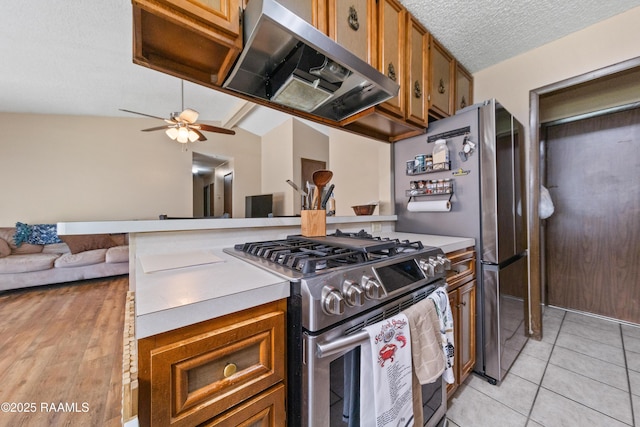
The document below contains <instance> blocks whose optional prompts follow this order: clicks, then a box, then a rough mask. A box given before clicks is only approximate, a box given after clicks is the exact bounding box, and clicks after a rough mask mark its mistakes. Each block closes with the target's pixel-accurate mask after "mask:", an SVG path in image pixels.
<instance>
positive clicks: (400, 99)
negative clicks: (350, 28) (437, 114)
mask: <svg viewBox="0 0 640 427" xmlns="http://www.w3.org/2000/svg"><path fill="white" fill-rule="evenodd" d="M405 13H406V10H405V9H404V7H402V5H401V4H400V3H399V2H398V1H397V0H378V41H379V45H378V71H380V72H381V73H382V74H384V75H385V76H387V77H389V78H390V79H391V80H393V81H394V82H396V83H398V84H399V85H400V91H398V95H397V96H395V97H393V98H391V99H389V100H388V101H385V102H383V103H382V104H380V108H381V109H383V110H385V111H387V112H389V113H391V114H394V115H396V116H397V117H400V118H402V119H404V118H405V103H404V98H405V84H406V82H405V54H404V53H405V35H406V31H405V24H406V22H405Z"/></svg>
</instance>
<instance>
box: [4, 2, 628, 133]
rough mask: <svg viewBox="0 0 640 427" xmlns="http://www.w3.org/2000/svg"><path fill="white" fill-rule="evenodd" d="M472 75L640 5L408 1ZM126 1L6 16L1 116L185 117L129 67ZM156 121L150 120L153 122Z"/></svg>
mask: <svg viewBox="0 0 640 427" xmlns="http://www.w3.org/2000/svg"><path fill="white" fill-rule="evenodd" d="M401 2H402V3H403V4H404V5H405V6H406V7H407V8H408V9H409V10H410V11H411V12H412V13H413V14H414V15H415V16H416V17H418V18H419V19H420V20H421V22H422V23H423V24H424V25H425V27H427V28H428V29H429V31H431V33H432V34H434V35H435V36H436V37H437V38H438V39H439V40H440V41H441V42H442V44H443V45H444V46H445V47H446V48H447V49H449V50H450V51H451V53H453V55H454V56H455V57H456V58H458V59H459V60H460V61H461V63H462V64H463V65H464V66H465V67H466V68H467V69H469V71H471V72H475V71H478V70H481V69H483V68H486V67H488V66H491V65H493V64H495V63H498V62H500V61H503V60H505V59H508V58H510V57H512V56H515V55H517V54H519V53H522V52H525V51H527V50H530V49H532V48H535V47H537V46H540V45H542V44H545V43H548V42H550V41H552V40H555V39H557V38H560V37H563V36H565V35H567V34H569V33H571V32H574V31H577V30H580V29H582V28H585V27H587V26H589V25H591V24H593V23H595V22H597V21H600V20H603V19H606V18H608V17H611V16H613V15H615V14H618V13H621V12H623V11H625V10H628V9H630V8H632V7H635V6H640V0H604V1H603V0H563V1H560V0H555V1H552V0H537V1H535V2H534V1H518V0H468V1H452V0H447V1H445V0H429V1H424V0H401ZM131 27H132V23H131V3H130V1H129V0H100V1H86V0H64V1H43V0H20V1H6V2H3V6H2V13H1V14H0V58H2V61H0V111H2V112H20V113H42V114H71V115H95V116H119V117H125V116H129V117H131V115H127V114H125V113H122V112H120V111H118V109H119V108H125V109H129V110H134V111H141V112H145V113H148V114H152V115H156V116H163V117H164V116H168V115H169V113H170V112H172V111H178V110H180V108H181V105H182V102H181V98H180V93H181V92H180V81H179V80H178V79H176V78H174V77H171V76H167V75H164V74H161V73H158V72H156V71H152V70H149V69H146V68H144V67H140V66H137V65H134V64H133V63H132V60H131V58H132V54H131V46H132V31H131ZM184 103H185V106H189V107H191V108H194V109H196V110H198V111H199V112H200V118H201V120H203V121H208V122H211V123H214V124H215V123H218V122H221V121H223V120H225V119H226V117H227V115H228V114H229V111H230V109H231V108H233V107H234V106H235V105H236V104H237V103H238V100H237V99H236V98H234V97H231V96H228V95H224V94H221V93H219V92H217V91H214V90H211V89H207V88H203V87H201V86H198V85H194V84H191V83H188V82H187V83H185V87H184ZM287 118H288V116H287V115H285V114H282V113H278V112H276V111H274V110H269V109H266V108H264V107H258V108H255V109H254V110H252V111H251V113H249V114H248V115H247V116H246V117H245V118H244V119H243V120H242V121H241V122H239V123H238V126H239V127H241V128H244V129H246V130H248V131H250V132H253V133H256V134H258V135H262V134H264V132H266V131H267V130H269V129H270V128H273V127H274V126H277V125H278V124H280V123H282V121H284V120H286V119H287ZM150 120H151V119H150Z"/></svg>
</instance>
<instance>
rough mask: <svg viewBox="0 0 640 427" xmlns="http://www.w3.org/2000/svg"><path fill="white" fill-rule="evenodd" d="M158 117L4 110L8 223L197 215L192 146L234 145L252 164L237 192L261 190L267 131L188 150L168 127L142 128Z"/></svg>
mask: <svg viewBox="0 0 640 427" xmlns="http://www.w3.org/2000/svg"><path fill="white" fill-rule="evenodd" d="M155 125H157V121H155V120H151V119H144V118H143V119H138V118H107V117H91V116H64V115H37V114H12V113H0V195H1V196H2V197H1V199H0V200H1V202H0V226H6V227H8V226H13V225H15V223H16V222H17V221H21V222H26V223H31V224H35V223H53V222H58V221H101V220H129V219H157V218H158V215H160V214H167V215H169V216H181V217H189V216H192V212H193V203H192V200H193V193H192V191H191V188H192V174H191V157H192V154H191V149H192V147H197V149H198V151H200V152H202V153H205V154H210V155H211V154H213V153H216V152H222V153H223V154H225V153H226V150H227V149H228V147H231V146H233V149H234V150H235V152H236V153H239V156H240V157H241V159H240V160H239V161H238V163H239V167H240V168H242V169H243V170H245V171H248V172H244V173H243V174H241V175H242V177H241V178H240V179H238V180H236V182H235V183H234V185H237V186H238V190H237V192H238V193H240V194H241V193H242V192H243V191H247V192H248V191H254V189H253V188H251V187H252V186H254V187H256V188H257V189H258V190H256V191H259V186H260V184H259V178H258V179H255V178H252V177H251V176H249V175H250V174H252V173H256V174H257V176H258V177H259V174H260V161H259V159H260V153H259V147H260V138H259V137H257V136H255V135H253V134H250V133H248V132H245V131H242V130H238V133H237V134H236V136H227V135H217V134H207V138H208V141H205V142H202V143H197V144H188V150H189V151H183V148H184V147H183V145H182V144H178V143H176V142H173V141H171V140H169V139H168V138H167V136H166V135H165V134H164V133H163V132H161V131H159V132H140V129H144V128H148V127H151V126H155ZM225 147H227V148H225ZM256 147H258V149H257V154H255V155H253V154H252V153H255V152H256ZM220 188H221V187H220ZM234 189H235V188H234ZM239 204H241V206H237V207H234V209H240V208H241V212H242V214H244V197H242V201H241V203H239Z"/></svg>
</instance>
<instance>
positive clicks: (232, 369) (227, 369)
mask: <svg viewBox="0 0 640 427" xmlns="http://www.w3.org/2000/svg"><path fill="white" fill-rule="evenodd" d="M237 370H238V367H237V366H236V365H235V363H227V364H226V365H225V366H224V372H223V374H224V377H225V378H229V377H230V376H231V375H233V374H235V373H236V371H237Z"/></svg>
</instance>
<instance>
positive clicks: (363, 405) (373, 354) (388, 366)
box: [360, 313, 413, 427]
mask: <svg viewBox="0 0 640 427" xmlns="http://www.w3.org/2000/svg"><path fill="white" fill-rule="evenodd" d="M365 331H367V333H368V334H369V340H367V341H366V342H365V343H364V344H363V345H362V347H361V363H360V425H362V426H372V427H374V426H375V427H386V426H393V427H409V426H413V394H412V376H413V373H412V372H413V371H412V369H411V335H410V332H409V322H408V320H407V317H406V316H405V315H404V314H402V313H400V314H397V315H396V316H393V317H391V318H389V319H386V320H383V321H382V322H379V323H376V324H374V325H371V326H367V327H366V328H365Z"/></svg>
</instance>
